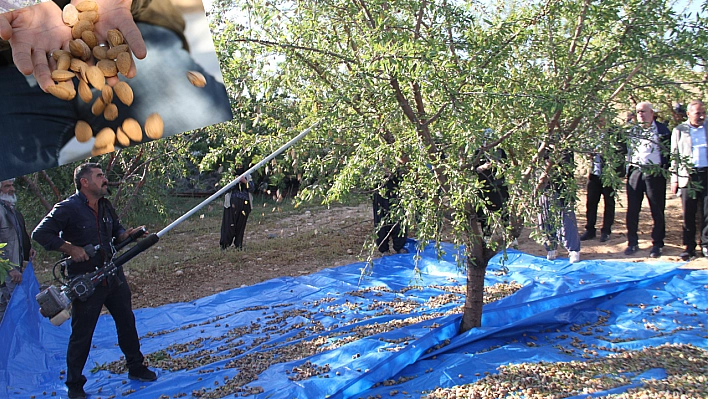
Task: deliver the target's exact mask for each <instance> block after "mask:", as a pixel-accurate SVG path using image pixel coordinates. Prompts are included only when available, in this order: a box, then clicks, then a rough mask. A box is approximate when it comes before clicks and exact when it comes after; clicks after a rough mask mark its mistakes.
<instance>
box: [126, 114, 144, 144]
mask: <svg viewBox="0 0 708 399" xmlns="http://www.w3.org/2000/svg"><path fill="white" fill-rule="evenodd" d="M122 128H123V132H124V133H125V134H126V136H128V138H129V139H130V140H131V141H134V142H136V143H139V142H141V141H143V130H142V128H141V127H140V123H138V121H136V120H135V119H133V118H127V119H126V120H124V121H123V126H122Z"/></svg>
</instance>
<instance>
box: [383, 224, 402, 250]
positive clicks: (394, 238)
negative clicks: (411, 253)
mask: <svg viewBox="0 0 708 399" xmlns="http://www.w3.org/2000/svg"><path fill="white" fill-rule="evenodd" d="M406 236H407V234H406V231H405V230H404V229H401V224H400V223H394V224H385V225H383V226H381V228H380V229H379V231H377V232H376V245H377V246H378V247H379V252H381V253H385V252H388V240H389V238H390V239H391V242H393V250H394V251H396V252H398V251H399V250H400V249H402V248H403V247H404V246H405V245H406Z"/></svg>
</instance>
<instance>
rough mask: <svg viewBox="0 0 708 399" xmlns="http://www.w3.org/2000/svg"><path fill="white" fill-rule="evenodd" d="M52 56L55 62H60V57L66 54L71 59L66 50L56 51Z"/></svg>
mask: <svg viewBox="0 0 708 399" xmlns="http://www.w3.org/2000/svg"><path fill="white" fill-rule="evenodd" d="M51 54H52V58H54V61H59V57H61V56H62V55H64V54H66V55H68V56H69V57H71V53H70V52H68V51H66V50H54V51H52V53H51Z"/></svg>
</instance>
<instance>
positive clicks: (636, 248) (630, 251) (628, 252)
mask: <svg viewBox="0 0 708 399" xmlns="http://www.w3.org/2000/svg"><path fill="white" fill-rule="evenodd" d="M637 251H639V245H630V246H628V247H627V249H625V250H624V254H625V255H633V254H634V253H635V252H637Z"/></svg>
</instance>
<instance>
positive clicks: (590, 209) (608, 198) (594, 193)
mask: <svg viewBox="0 0 708 399" xmlns="http://www.w3.org/2000/svg"><path fill="white" fill-rule="evenodd" d="M600 196H602V197H603V199H604V201H605V211H604V213H603V219H602V230H601V231H602V233H604V234H610V233H612V224H613V223H614V222H615V190H613V189H612V187H605V186H603V185H602V179H601V178H600V176H597V175H593V174H591V175H590V176H589V177H588V199H587V203H586V206H587V208H586V216H587V224H586V225H585V230H587V231H589V232H591V233H593V234H594V233H595V223H596V222H597V206H598V205H599V204H600Z"/></svg>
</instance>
